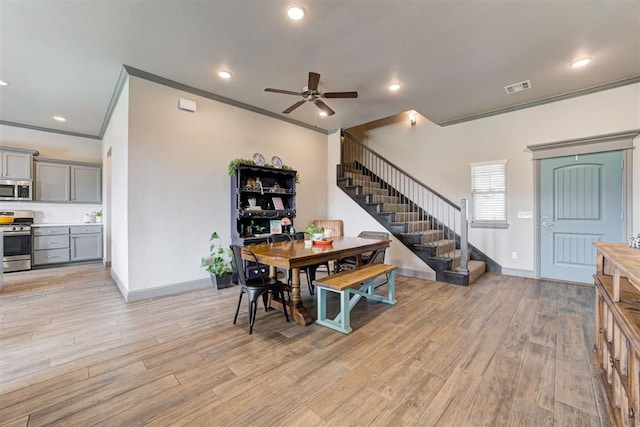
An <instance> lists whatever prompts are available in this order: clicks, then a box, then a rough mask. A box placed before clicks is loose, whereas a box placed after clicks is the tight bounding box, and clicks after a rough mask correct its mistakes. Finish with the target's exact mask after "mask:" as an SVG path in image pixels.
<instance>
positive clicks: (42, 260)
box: [33, 225, 102, 266]
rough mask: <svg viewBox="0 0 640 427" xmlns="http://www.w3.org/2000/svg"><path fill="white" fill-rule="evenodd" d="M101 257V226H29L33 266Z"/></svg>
mask: <svg viewBox="0 0 640 427" xmlns="http://www.w3.org/2000/svg"><path fill="white" fill-rule="evenodd" d="M99 259H102V226H101V225H74V226H70V227H37V226H34V227H33V265H34V266H43V265H48V264H63V263H68V262H74V261H90V260H99Z"/></svg>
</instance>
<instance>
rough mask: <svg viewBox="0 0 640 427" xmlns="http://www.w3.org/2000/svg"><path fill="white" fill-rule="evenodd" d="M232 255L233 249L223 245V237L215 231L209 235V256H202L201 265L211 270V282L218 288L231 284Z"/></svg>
mask: <svg viewBox="0 0 640 427" xmlns="http://www.w3.org/2000/svg"><path fill="white" fill-rule="evenodd" d="M232 256H233V255H232V253H231V249H230V248H225V247H224V246H222V239H220V236H219V235H218V233H217V232H215V231H214V232H213V233H212V234H211V237H209V256H208V257H202V259H201V260H200V265H201V266H202V267H204V268H205V270H207V271H208V272H209V274H210V275H211V283H212V284H213V286H214V287H215V288H216V289H222V288H227V287H229V286H231V273H232V271H233V263H232Z"/></svg>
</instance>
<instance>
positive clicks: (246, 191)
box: [240, 190, 296, 196]
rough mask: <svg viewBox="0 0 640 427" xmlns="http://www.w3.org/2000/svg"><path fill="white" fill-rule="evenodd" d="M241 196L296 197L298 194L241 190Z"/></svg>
mask: <svg viewBox="0 0 640 427" xmlns="http://www.w3.org/2000/svg"><path fill="white" fill-rule="evenodd" d="M240 194H259V195H261V196H270V195H274V196H295V195H296V193H294V192H284V191H280V192H276V191H267V190H265V191H264V192H261V191H260V190H257V191H256V190H240Z"/></svg>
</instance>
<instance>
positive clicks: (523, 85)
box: [504, 80, 531, 95]
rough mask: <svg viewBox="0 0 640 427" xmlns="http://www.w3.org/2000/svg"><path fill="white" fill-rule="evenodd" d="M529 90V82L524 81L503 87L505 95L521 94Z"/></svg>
mask: <svg viewBox="0 0 640 427" xmlns="http://www.w3.org/2000/svg"><path fill="white" fill-rule="evenodd" d="M527 89H531V80H525V81H523V82H520V83H514V84H512V85H509V86H505V87H504V90H505V91H507V94H509V95H511V94H512V93H516V92H522V91H523V90H527Z"/></svg>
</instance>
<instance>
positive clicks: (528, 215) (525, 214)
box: [518, 211, 533, 218]
mask: <svg viewBox="0 0 640 427" xmlns="http://www.w3.org/2000/svg"><path fill="white" fill-rule="evenodd" d="M518 218H533V212H531V211H518Z"/></svg>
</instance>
